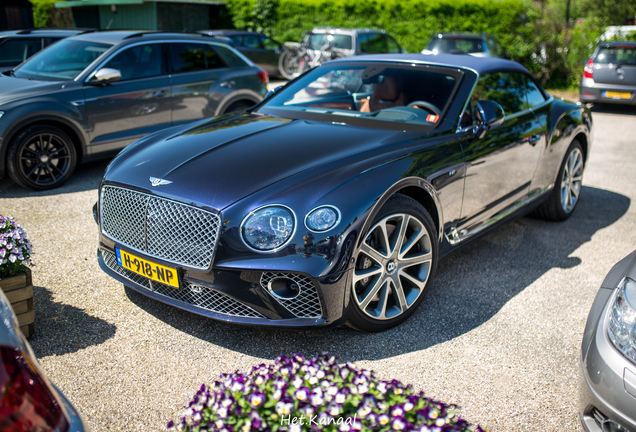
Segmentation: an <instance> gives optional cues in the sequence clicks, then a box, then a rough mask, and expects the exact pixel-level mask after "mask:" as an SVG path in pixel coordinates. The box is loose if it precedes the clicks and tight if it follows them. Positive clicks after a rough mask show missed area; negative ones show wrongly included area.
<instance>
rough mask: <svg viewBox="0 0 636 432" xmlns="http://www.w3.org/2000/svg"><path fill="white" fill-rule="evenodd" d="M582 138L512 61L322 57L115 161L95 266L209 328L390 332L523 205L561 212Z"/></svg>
mask: <svg viewBox="0 0 636 432" xmlns="http://www.w3.org/2000/svg"><path fill="white" fill-rule="evenodd" d="M591 128H592V118H591V115H590V112H589V110H588V109H587V108H585V107H584V106H581V105H576V104H572V103H568V102H564V101H562V100H556V99H554V98H553V97H552V96H549V95H548V94H546V93H545V91H544V90H543V89H542V88H541V86H540V85H539V84H538V83H537V82H536V80H535V79H534V78H533V77H532V76H531V75H530V73H528V71H527V70H526V69H524V68H523V67H522V66H520V65H519V64H517V63H514V62H511V61H507V60H501V59H483V58H474V57H470V56H465V55H455V56H444V55H440V56H435V57H434V58H433V57H431V56H424V55H377V56H364V57H353V58H347V59H342V60H337V61H333V62H329V63H326V64H324V65H322V66H320V67H318V68H315V69H312V70H310V71H308V72H307V73H305V74H304V75H301V76H300V77H298V78H297V79H295V80H294V81H292V82H290V83H289V84H287V85H286V86H285V87H283V88H281V89H279V90H278V91H275V92H273V94H270V95H269V97H267V98H266V99H265V100H264V101H263V102H262V103H261V104H259V105H257V106H256V107H254V108H252V109H249V110H248V111H247V112H244V113H242V114H228V115H224V116H220V117H216V118H214V119H211V120H205V121H200V122H199V123H196V124H193V125H192V124H191V125H188V126H181V127H177V128H171V129H167V130H164V131H162V132H158V133H155V134H152V135H149V136H147V137H145V138H143V139H141V140H139V141H137V142H136V143H134V144H132V145H130V146H129V147H127V148H126V149H125V150H124V151H122V153H120V154H119V156H118V157H117V158H116V159H115V160H113V162H112V163H111V164H110V166H109V167H108V168H107V170H106V173H105V175H104V179H103V181H102V184H101V186H100V190H99V202H98V205H97V206H96V207H95V217H96V220H97V221H98V223H99V227H100V238H99V263H100V266H101V267H102V269H103V270H104V271H106V272H107V273H108V274H110V275H111V276H113V277H114V278H116V279H118V280H119V281H121V282H123V283H124V284H126V285H128V286H130V287H131V288H133V289H135V290H137V291H140V292H142V293H144V294H146V295H148V296H150V297H152V298H155V299H157V300H159V301H162V302H166V303H169V304H171V305H173V306H176V307H179V308H182V309H186V310H189V311H191V312H194V313H198V314H201V315H204V316H207V317H211V318H215V319H218V320H223V321H231V322H236V323H242V324H255V325H267V326H279V327H304V326H327V325H338V324H341V323H343V322H346V321H348V323H349V325H351V326H352V327H355V328H358V329H361V330H366V331H379V330H384V329H387V328H390V327H392V326H395V325H397V324H399V323H401V322H402V321H404V320H405V319H407V318H408V317H409V316H410V315H411V314H412V313H413V312H414V311H415V310H416V309H417V307H418V306H419V305H420V304H421V303H422V301H423V300H424V298H425V295H426V293H427V291H428V290H429V287H430V285H431V283H432V280H433V277H434V274H435V268H436V266H437V264H438V261H439V259H440V258H442V257H444V256H445V255H447V254H448V253H449V252H451V251H452V250H453V249H456V248H458V247H460V246H461V245H463V244H465V243H467V242H469V241H470V240H471V239H474V238H476V237H477V236H478V235H479V234H482V233H484V232H486V231H487V230H489V229H491V228H492V227H494V226H496V225H497V224H499V223H501V222H504V221H506V220H510V219H511V218H513V217H515V216H519V215H521V214H525V213H528V212H530V211H535V212H536V213H537V214H539V215H540V216H542V217H544V218H546V219H550V220H564V219H567V218H568V217H569V216H570V215H571V214H572V212H573V211H574V209H575V207H576V205H577V203H578V200H579V194H580V192H581V184H582V178H583V169H584V166H585V161H586V159H587V157H588V154H589V152H590V147H591Z"/></svg>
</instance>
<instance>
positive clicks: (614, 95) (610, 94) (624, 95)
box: [605, 91, 632, 99]
mask: <svg viewBox="0 0 636 432" xmlns="http://www.w3.org/2000/svg"><path fill="white" fill-rule="evenodd" d="M605 97H606V98H608V99H631V98H632V94H631V93H630V92H615V91H606V92H605Z"/></svg>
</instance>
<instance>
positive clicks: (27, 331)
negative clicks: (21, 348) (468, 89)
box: [0, 269, 35, 338]
mask: <svg viewBox="0 0 636 432" xmlns="http://www.w3.org/2000/svg"><path fill="white" fill-rule="evenodd" d="M0 288H1V289H2V291H4V294H5V295H6V296H7V298H8V299H9V303H11V307H12V308H13V311H14V312H15V314H16V316H17V317H18V322H19V323H20V330H22V333H23V334H24V336H25V337H27V338H28V337H31V335H33V332H34V330H35V324H34V321H35V314H34V311H33V282H32V280H31V270H29V269H27V270H26V271H25V272H22V273H19V274H17V275H15V276H8V277H3V278H0Z"/></svg>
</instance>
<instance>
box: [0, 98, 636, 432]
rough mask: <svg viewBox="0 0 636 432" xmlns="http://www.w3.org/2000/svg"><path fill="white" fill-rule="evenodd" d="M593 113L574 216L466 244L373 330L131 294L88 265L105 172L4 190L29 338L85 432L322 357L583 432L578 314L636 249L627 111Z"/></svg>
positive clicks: (162, 418)
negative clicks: (228, 378) (24, 248)
mask: <svg viewBox="0 0 636 432" xmlns="http://www.w3.org/2000/svg"><path fill="white" fill-rule="evenodd" d="M594 111H595V112H594V120H595V125H596V129H595V142H594V147H593V151H592V155H591V159H590V160H589V164H588V166H587V169H586V173H585V178H584V185H585V186H584V189H583V193H582V198H581V201H580V204H579V208H578V209H577V210H576V212H575V213H574V215H573V216H572V217H571V218H570V219H569V220H568V221H567V222H565V223H547V222H543V221H540V220H536V219H531V218H522V219H519V220H517V221H514V222H512V223H509V224H507V225H505V226H504V227H501V228H499V229H497V230H496V231H494V232H492V233H490V234H489V235H487V236H486V237H484V238H482V239H481V240H479V241H478V242H476V243H474V244H472V245H470V246H468V247H466V248H465V249H463V250H462V251H460V252H459V253H457V254H455V255H454V256H453V257H452V258H450V259H448V260H446V261H445V262H443V263H442V264H441V266H440V269H439V271H438V277H437V279H436V281H435V284H434V285H433V287H432V290H431V292H430V293H429V297H428V299H427V301H426V302H425V303H424V304H423V306H422V307H421V308H420V309H419V310H418V311H417V312H416V313H415V315H414V316H413V317H412V318H411V319H409V320H408V321H407V322H406V323H405V324H403V325H401V326H399V327H398V328H395V329H393V330H390V331H387V332H385V333H381V334H363V333H358V332H355V331H352V330H350V329H348V328H337V329H331V330H318V331H281V330H271V329H270V330H264V329H260V328H249V327H238V326H233V325H229V324H223V323H218V322H215V321H212V320H208V319H205V318H201V317H198V316H196V315H191V314H188V313H185V312H181V311H179V310H176V309H174V308H172V307H169V306H166V305H163V304H161V303H158V302H155V301H153V300H150V299H148V298H146V297H144V296H142V295H140V294H137V293H135V292H133V291H127V290H125V289H124V287H123V286H122V285H121V284H119V283H117V282H115V281H114V280H113V279H111V278H110V277H107V276H106V275H105V274H104V273H103V272H102V271H101V270H100V269H99V267H98V265H97V261H96V247H97V226H96V225H95V223H94V221H93V216H92V212H91V207H92V206H93V204H94V203H95V201H96V200H97V191H96V187H97V184H98V182H99V179H100V177H101V175H102V172H103V170H104V168H105V166H106V163H105V162H104V163H95V164H90V165H84V166H82V167H80V168H79V170H78V172H77V174H76V175H75V176H74V177H73V178H72V179H71V180H70V181H69V183H68V184H67V185H65V186H64V187H63V188H61V189H57V190H55V191H52V192H46V193H34V192H29V191H25V190H23V189H20V188H18V187H17V186H15V185H13V184H12V183H11V182H10V181H9V180H7V179H5V180H2V181H0V213H1V214H4V215H11V216H14V217H15V218H16V219H17V220H18V221H19V222H20V223H21V224H22V225H23V227H24V228H25V229H26V231H27V233H28V235H29V238H30V239H31V240H32V242H33V244H34V247H35V255H34V261H35V263H36V267H35V269H34V276H33V281H34V285H36V287H35V308H36V316H35V319H36V333H35V335H34V337H33V338H32V340H31V344H32V346H33V348H34V350H35V352H36V354H37V356H38V358H39V359H40V362H41V364H42V366H43V367H44V369H45V370H46V372H47V373H48V375H49V377H50V378H51V379H52V380H53V381H54V382H55V383H56V384H57V385H58V387H60V388H61V389H62V391H63V392H64V393H65V394H66V395H67V396H68V398H69V399H70V400H71V401H72V402H73V403H74V404H75V405H76V406H77V407H78V408H79V410H80V412H81V413H82V414H83V416H84V418H85V419H86V420H87V422H88V423H89V425H90V426H91V428H92V430H93V431H106V430H108V431H115V430H139V431H157V430H163V429H164V425H165V423H166V422H167V421H168V420H170V419H174V418H176V417H177V415H178V412H179V411H180V407H181V406H182V405H183V403H184V402H186V400H187V399H188V398H189V397H190V396H191V395H192V394H194V392H195V391H196V390H197V389H198V387H199V386H200V385H201V383H203V382H210V381H212V380H214V379H215V378H216V377H217V376H218V375H219V373H221V372H229V371H234V370H236V369H242V370H246V369H248V368H249V367H250V366H251V365H253V364H256V363H260V362H262V361H272V360H273V359H274V358H275V357H276V356H277V355H279V354H291V353H294V352H303V353H305V354H306V355H314V354H316V353H319V352H321V351H329V352H330V353H332V354H335V355H337V356H339V357H340V359H341V360H342V361H353V362H355V363H356V364H357V365H358V366H360V367H364V368H370V369H373V370H375V371H376V373H377V375H378V376H379V377H381V378H385V379H392V378H396V379H399V380H401V381H404V382H406V383H411V384H413V385H414V386H415V387H416V389H420V390H424V391H425V392H426V393H427V394H428V395H429V396H432V397H434V398H438V399H440V400H443V401H445V402H451V403H456V404H458V405H460V406H461V408H462V409H461V415H462V416H463V417H464V418H466V419H467V420H469V421H471V422H474V423H479V424H481V425H482V426H485V427H487V428H489V429H491V430H493V431H542V432H543V431H547V430H559V431H572V430H579V423H578V418H577V414H576V409H577V384H578V383H577V380H578V373H579V372H578V356H579V353H580V342H581V335H582V333H583V327H584V324H585V320H586V317H587V314H588V311H589V308H590V306H591V304H592V300H593V298H594V296H595V294H596V291H597V290H598V287H599V285H600V283H601V281H602V280H603V277H604V276H605V274H606V273H607V272H608V271H609V269H610V268H611V267H612V265H613V264H614V263H616V262H617V261H618V260H619V259H621V258H622V257H624V256H625V255H627V254H628V253H629V252H631V251H632V250H633V249H634V248H635V247H636V210H634V208H633V207H632V206H631V205H630V204H631V200H632V199H633V198H636V176H634V175H633V172H634V166H636V152H635V151H634V139H633V131H634V130H636V110H635V109H603V110H601V109H595V110H594Z"/></svg>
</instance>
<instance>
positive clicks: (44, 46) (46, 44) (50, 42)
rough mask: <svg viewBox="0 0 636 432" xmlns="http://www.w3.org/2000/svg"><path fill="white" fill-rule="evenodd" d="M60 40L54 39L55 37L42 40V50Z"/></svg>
mask: <svg viewBox="0 0 636 432" xmlns="http://www.w3.org/2000/svg"><path fill="white" fill-rule="evenodd" d="M60 39H62V38H56V37H45V38H42V48H46V47H47V46H49V45H51V44H52V43H55V42H57V41H59V40H60Z"/></svg>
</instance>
